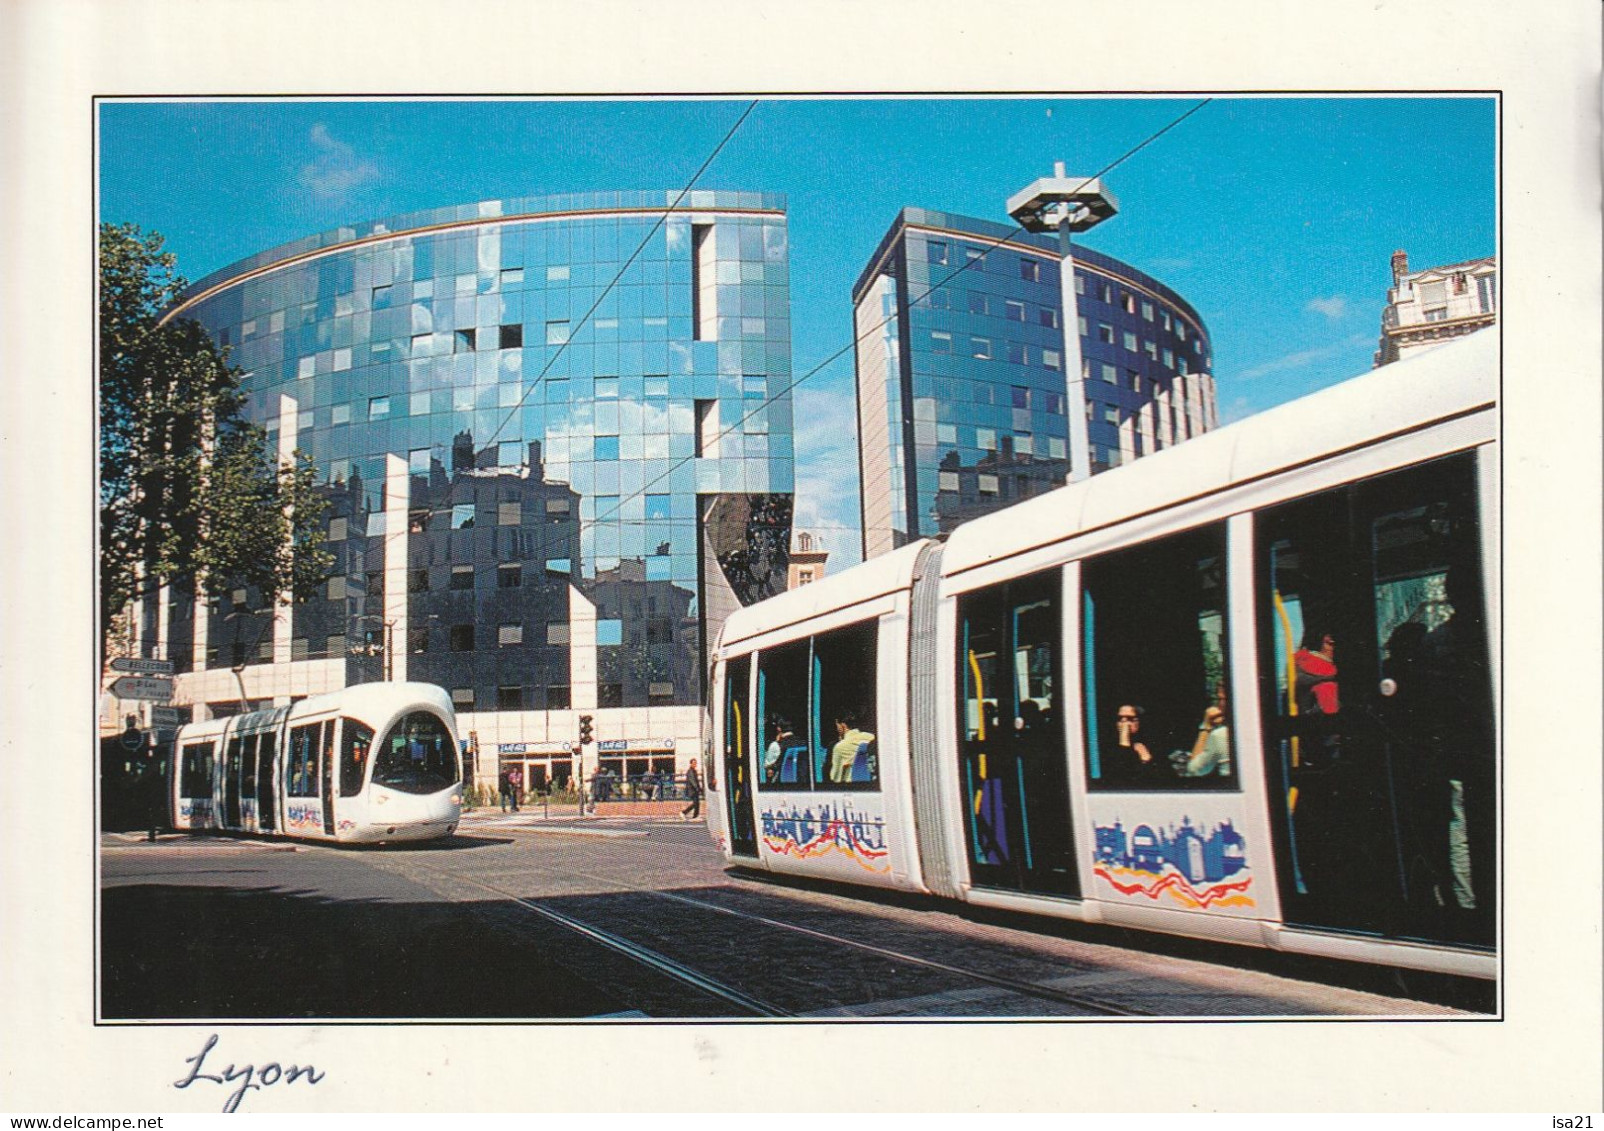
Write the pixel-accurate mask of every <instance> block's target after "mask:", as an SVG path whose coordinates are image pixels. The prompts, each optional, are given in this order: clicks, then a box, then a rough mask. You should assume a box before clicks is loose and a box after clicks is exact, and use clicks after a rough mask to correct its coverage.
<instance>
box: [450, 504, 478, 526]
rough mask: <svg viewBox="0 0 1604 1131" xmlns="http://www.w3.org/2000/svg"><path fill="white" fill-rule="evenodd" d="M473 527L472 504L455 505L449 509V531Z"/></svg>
mask: <svg viewBox="0 0 1604 1131" xmlns="http://www.w3.org/2000/svg"><path fill="white" fill-rule="evenodd" d="M472 525H473V504H472V503H456V504H453V505H452V507H451V529H453V530H467V529H468V528H469V527H471V526H472Z"/></svg>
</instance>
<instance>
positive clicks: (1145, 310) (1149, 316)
mask: <svg viewBox="0 0 1604 1131" xmlns="http://www.w3.org/2000/svg"><path fill="white" fill-rule="evenodd" d="M1142 317H1143V318H1144V319H1146V320H1147V321H1149V322H1151V321H1153V304H1152V303H1150V302H1145V301H1144V302H1143V303H1142Z"/></svg>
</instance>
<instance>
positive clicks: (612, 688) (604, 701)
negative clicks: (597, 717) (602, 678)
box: [596, 683, 624, 707]
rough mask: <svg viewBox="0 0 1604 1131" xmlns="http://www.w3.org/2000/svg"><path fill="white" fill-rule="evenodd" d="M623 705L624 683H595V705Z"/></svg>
mask: <svg viewBox="0 0 1604 1131" xmlns="http://www.w3.org/2000/svg"><path fill="white" fill-rule="evenodd" d="M623 705H624V685H623V684H621V683H599V684H597V685H596V706H598V707H622V706H623Z"/></svg>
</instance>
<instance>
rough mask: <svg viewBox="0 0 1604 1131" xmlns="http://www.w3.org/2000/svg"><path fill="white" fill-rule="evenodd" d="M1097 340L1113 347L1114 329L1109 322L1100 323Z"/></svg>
mask: <svg viewBox="0 0 1604 1131" xmlns="http://www.w3.org/2000/svg"><path fill="white" fill-rule="evenodd" d="M1097 340H1098V341H1100V342H1102V343H1103V344H1104V345H1109V346H1111V345H1113V344H1114V327H1112V326H1110V325H1109V324H1108V323H1107V322H1099V323H1098V324H1097Z"/></svg>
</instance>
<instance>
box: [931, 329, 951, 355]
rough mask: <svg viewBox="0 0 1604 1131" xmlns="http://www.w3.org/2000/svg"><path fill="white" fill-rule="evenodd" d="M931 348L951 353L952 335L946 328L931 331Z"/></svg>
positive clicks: (939, 351)
mask: <svg viewBox="0 0 1604 1131" xmlns="http://www.w3.org/2000/svg"><path fill="white" fill-rule="evenodd" d="M930 348H931V349H932V350H934V351H935V352H936V353H951V352H952V335H951V334H949V333H947V331H945V330H932V331H930Z"/></svg>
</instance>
